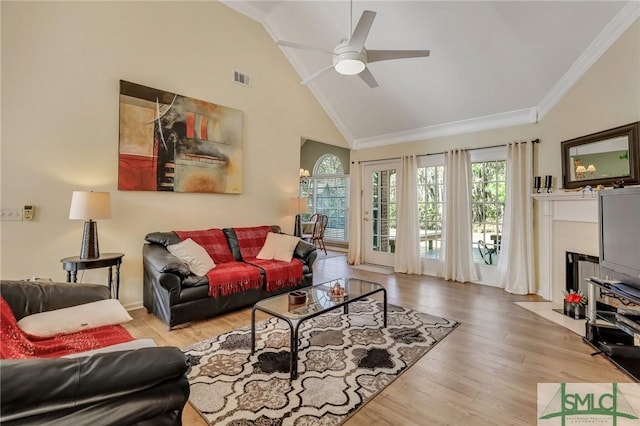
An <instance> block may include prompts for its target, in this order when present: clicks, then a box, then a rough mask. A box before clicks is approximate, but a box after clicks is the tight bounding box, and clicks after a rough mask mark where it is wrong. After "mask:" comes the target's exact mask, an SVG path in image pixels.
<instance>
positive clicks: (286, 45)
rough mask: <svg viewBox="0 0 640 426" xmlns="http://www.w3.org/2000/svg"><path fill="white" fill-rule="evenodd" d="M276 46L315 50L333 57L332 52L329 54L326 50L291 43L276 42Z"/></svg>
mask: <svg viewBox="0 0 640 426" xmlns="http://www.w3.org/2000/svg"><path fill="white" fill-rule="evenodd" d="M276 44H277V45H278V46H284V47H293V48H294V49H302V50H315V51H318V52H323V53H328V54H329V55H333V52H329V51H328V50H325V49H322V48H320V47H313V46H307V45H305V44H300V43H294V42H292V41H285V40H277V41H276Z"/></svg>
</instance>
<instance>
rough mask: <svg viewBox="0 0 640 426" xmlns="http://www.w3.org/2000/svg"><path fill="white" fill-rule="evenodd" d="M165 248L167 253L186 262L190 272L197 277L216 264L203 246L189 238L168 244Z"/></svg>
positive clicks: (205, 273)
mask: <svg viewBox="0 0 640 426" xmlns="http://www.w3.org/2000/svg"><path fill="white" fill-rule="evenodd" d="M167 250H169V253H171V254H172V255H174V256H175V257H177V258H178V259H180V260H182V261H183V262H184V263H186V264H187V266H189V269H190V270H191V272H193V273H194V274H196V275H197V276H199V277H202V276H204V275H207V272H209V271H210V270H212V269H213V268H215V266H216V264H215V263H213V259H211V256H209V253H207V251H206V250H205V249H204V247H202V246H201V245H199V244H198V243H196V242H195V241H193V240H192V239H191V238H187V239H186V240H184V241H180V242H179V243H178V244H171V245H168V246H167Z"/></svg>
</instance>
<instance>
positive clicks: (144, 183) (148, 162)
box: [118, 80, 243, 194]
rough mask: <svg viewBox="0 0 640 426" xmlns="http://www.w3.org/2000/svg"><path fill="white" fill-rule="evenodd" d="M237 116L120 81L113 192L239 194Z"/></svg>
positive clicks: (239, 132) (239, 124) (234, 112)
mask: <svg viewBox="0 0 640 426" xmlns="http://www.w3.org/2000/svg"><path fill="white" fill-rule="evenodd" d="M242 125H243V119H242V111H240V110H237V109H234V108H228V107H224V106H220V105H216V104H213V103H210V102H205V101H201V100H198V99H193V98H188V97H186V96H181V95H177V94H175V93H170V92H166V91H164V90H159V89H153V88H151V87H146V86H142V85H139V84H135V83H130V82H127V81H122V80H120V148H119V169H118V189H119V190H131V191H170V192H212V193H224V194H240V193H242Z"/></svg>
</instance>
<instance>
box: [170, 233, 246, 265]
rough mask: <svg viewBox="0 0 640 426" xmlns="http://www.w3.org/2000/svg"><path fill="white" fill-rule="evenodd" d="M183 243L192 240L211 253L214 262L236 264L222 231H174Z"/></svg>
mask: <svg viewBox="0 0 640 426" xmlns="http://www.w3.org/2000/svg"><path fill="white" fill-rule="evenodd" d="M173 232H175V233H176V234H177V235H178V237H180V239H181V240H182V241H184V240H186V239H187V238H191V239H192V240H193V241H194V242H196V243H197V244H198V245H200V246H202V247H204V249H205V250H206V251H207V253H209V256H211V259H213V262H214V263H215V264H216V265H217V264H218V263H226V262H234V261H235V259H234V258H233V254H231V249H230V248H229V243H228V242H227V237H225V236H224V232H222V229H218V228H212V229H203V230H201V231H173Z"/></svg>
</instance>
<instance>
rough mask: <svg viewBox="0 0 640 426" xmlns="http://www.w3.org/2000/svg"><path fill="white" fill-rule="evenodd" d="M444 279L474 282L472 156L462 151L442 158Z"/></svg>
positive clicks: (476, 274)
mask: <svg viewBox="0 0 640 426" xmlns="http://www.w3.org/2000/svg"><path fill="white" fill-rule="evenodd" d="M444 179H445V180H444V188H445V189H444V231H443V244H442V245H443V252H444V279H446V280H454V281H459V282H462V283H464V282H467V281H477V280H478V273H477V271H476V266H475V263H474V261H473V252H472V250H473V247H472V241H471V157H470V155H469V152H467V151H465V150H452V151H449V152H447V153H445V156H444Z"/></svg>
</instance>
